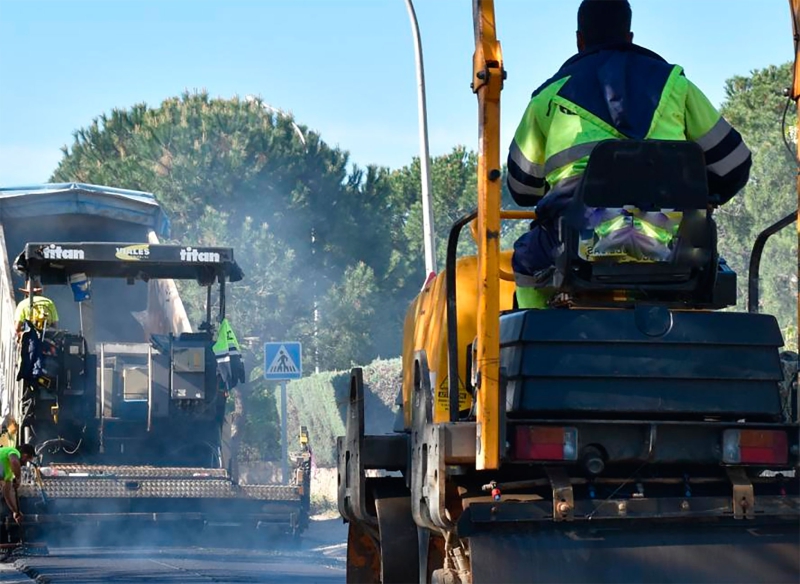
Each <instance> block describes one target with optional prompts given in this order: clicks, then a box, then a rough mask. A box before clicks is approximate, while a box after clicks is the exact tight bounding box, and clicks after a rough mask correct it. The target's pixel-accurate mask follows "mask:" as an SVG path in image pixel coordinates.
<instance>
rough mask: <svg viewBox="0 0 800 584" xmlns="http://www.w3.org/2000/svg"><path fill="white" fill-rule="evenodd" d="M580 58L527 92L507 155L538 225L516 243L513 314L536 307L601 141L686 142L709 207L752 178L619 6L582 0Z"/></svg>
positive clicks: (513, 185)
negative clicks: (697, 149) (697, 157)
mask: <svg viewBox="0 0 800 584" xmlns="http://www.w3.org/2000/svg"><path fill="white" fill-rule="evenodd" d="M577 41H578V53H577V54H576V55H574V56H573V57H572V58H570V59H569V60H568V61H567V62H566V63H564V65H562V67H561V69H560V70H559V71H558V73H556V74H555V76H553V77H552V78H551V79H550V80H548V81H546V82H545V83H544V84H543V85H542V86H541V87H539V88H538V89H537V90H536V91H534V92H533V95H532V96H531V100H530V102H529V104H528V107H527V109H526V110H525V113H524V114H523V116H522V120H521V122H520V124H519V126H518V128H517V131H516V133H515V135H514V140H513V142H512V144H511V148H510V152H509V155H508V188H509V191H510V192H511V196H512V197H513V199H514V201H515V202H516V203H517V204H518V205H520V206H523V207H531V206H536V214H537V220H536V221H535V222H534V223H533V224H532V226H531V230H530V231H528V232H527V233H525V234H524V235H523V236H522V237H520V238H519V239H518V240H517V242H516V243H515V244H514V255H513V257H512V266H513V269H514V272H515V275H516V277H517V302H518V304H519V306H520V308H541V307H544V306H545V305H546V302H547V300H548V299H549V296H551V295H552V293H553V291H552V290H546V289H541V288H537V283H536V282H537V276H540V277H539V278H538V280H539V281H545V280H546V279H545V278H541V276H542V275H544V274H546V273H547V272H549V270H550V268H551V267H552V266H553V264H554V253H555V251H556V247H557V245H558V243H559V242H558V241H557V227H556V220H557V219H558V217H559V216H560V214H561V213H563V212H564V211H565V210H566V208H567V206H568V205H569V203H570V201H571V198H572V195H573V194H574V192H575V190H576V187H577V185H578V183H579V181H580V177H581V175H582V173H583V171H584V170H585V169H586V164H587V161H588V158H589V154H590V153H591V151H592V149H593V148H594V146H595V145H596V144H597V143H598V142H600V141H602V140H609V139H636V140H642V139H649V140H693V141H695V142H697V143H698V144H699V145H700V146H701V147H702V149H703V151H704V152H705V161H706V165H707V173H708V186H709V191H710V193H711V195H712V200H711V201H710V203H714V204H723V203H725V202H727V201H728V200H729V199H730V198H731V197H733V196H734V195H735V194H736V193H737V192H738V191H739V190H741V189H742V188H743V187H744V186H745V184H746V183H747V180H748V179H749V176H750V166H751V162H752V161H751V154H750V150H749V149H748V148H747V146H746V145H745V143H744V142H743V140H742V137H741V135H740V134H739V133H738V132H737V131H736V130H735V129H734V128H732V127H731V126H730V124H729V123H728V122H727V121H725V119H724V118H722V116H721V115H720V114H719V112H718V111H717V110H716V109H715V108H714V106H713V105H712V104H711V102H710V101H709V100H708V98H707V97H706V96H705V95H703V93H702V92H701V91H700V90H699V89H698V88H697V87H696V86H695V85H694V84H693V83H692V82H691V81H689V79H687V78H686V76H685V75H684V72H683V68H682V67H680V66H678V65H671V64H669V63H667V62H666V61H665V60H664V59H663V58H662V57H660V56H659V55H657V54H655V53H653V52H652V51H649V50H647V49H645V48H643V47H640V46H638V45H635V44H634V43H633V33H632V32H631V7H630V4H629V3H628V1H627V0H583V2H582V3H581V5H580V7H579V9H578V30H577Z"/></svg>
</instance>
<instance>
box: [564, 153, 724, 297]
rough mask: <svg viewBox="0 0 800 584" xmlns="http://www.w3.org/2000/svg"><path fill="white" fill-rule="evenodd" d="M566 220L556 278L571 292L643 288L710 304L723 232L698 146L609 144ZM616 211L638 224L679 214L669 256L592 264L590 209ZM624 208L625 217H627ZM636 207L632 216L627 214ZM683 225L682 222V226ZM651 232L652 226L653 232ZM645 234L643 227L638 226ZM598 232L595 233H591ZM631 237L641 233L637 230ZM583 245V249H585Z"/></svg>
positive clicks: (591, 166) (590, 167)
mask: <svg viewBox="0 0 800 584" xmlns="http://www.w3.org/2000/svg"><path fill="white" fill-rule="evenodd" d="M573 203H574V204H573V205H572V206H571V209H570V210H568V211H567V212H566V214H565V216H564V218H563V219H562V222H561V229H560V230H561V238H562V242H563V243H564V246H563V249H562V252H561V254H560V257H558V258H557V259H556V268H557V271H559V272H561V277H560V278H556V282H557V283H558V284H559V287H560V288H561V289H562V290H565V291H568V292H569V291H576V290H580V291H584V292H585V291H592V290H597V291H608V290H636V291H639V292H644V293H646V294H648V295H649V297H651V298H652V297H653V294H659V295H661V294H664V295H665V297H666V298H669V297H670V294H673V295H675V296H681V297H683V298H686V297H691V298H693V299H694V300H696V301H698V302H700V301H708V299H709V298H710V296H711V295H712V294H713V288H714V281H715V272H716V269H717V262H718V257H717V251H716V230H715V227H714V222H713V220H712V219H711V215H710V212H709V211H708V203H709V194H708V183H707V178H706V166H705V158H704V155H703V151H702V148H700V146H699V145H698V144H696V143H694V142H687V141H657V140H645V141H638V140H608V141H605V142H601V143H600V144H598V145H597V146H596V147H595V149H594V150H593V152H592V154H591V156H590V157H589V161H588V164H587V167H586V170H585V172H584V174H583V176H582V178H581V181H580V183H579V185H578V186H577V188H576V191H575V197H574V199H573ZM609 209H616V210H619V211H620V216H627V218H626V221H628V222H629V224H630V225H631V226H632V225H634V224H638V223H637V222H638V221H639V218H640V217H643V218H644V221H645V222H646V221H647V220H648V219H649V217H650V216H656V217H665V215H664V214H665V213H666V214H673V216H677V220H676V221H675V222H674V225H672V226H670V227H669V229H670V230H671V231H670V232H669V236H668V239H669V244H668V245H669V246H670V248H671V249H670V253H669V257H668V258H661V259H656V260H653V259H652V258H647V260H648V261H644V262H641V263H635V262H630V261H627V262H625V263H620V261H618V259H617V258H616V257H615V256H614V255H610V256H609V257H599V256H598V255H593V256H591V259H590V260H589V259H587V258H586V256H585V254H584V253H583V252H584V251H585V249H586V248H585V243H586V240H585V239H584V240H583V242H581V241H580V240H581V238H585V237H586V234H587V219H586V217H587V216H588V213H587V211H597V210H599V211H605V210H609ZM623 209H625V211H624V212H623ZM629 209H635V211H632V212H631V213H628V211H627V210H629ZM648 214H649V215H648ZM678 222H679V223H678ZM650 227H652V225H651V226H650ZM637 228H638V227H637ZM588 231H589V232H590V233H594V232H593V230H592V229H589V230H588ZM627 231H628V233H636V230H635V229H634V228H633V227H629V228H627ZM582 243H583V244H584V247H581V244H582Z"/></svg>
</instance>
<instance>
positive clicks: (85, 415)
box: [0, 183, 310, 538]
mask: <svg viewBox="0 0 800 584" xmlns="http://www.w3.org/2000/svg"><path fill="white" fill-rule="evenodd" d="M168 228H169V222H168V218H167V216H166V214H165V213H164V212H163V210H162V209H161V207H160V206H159V204H158V202H157V201H156V199H155V197H154V196H153V195H152V194H149V193H143V192H138V191H129V190H123V189H115V188H109V187H103V186H97V185H86V184H78V183H75V184H48V185H42V186H40V187H27V188H24V189H0V247H1V248H2V256H1V257H2V260H1V261H0V323H1V324H0V357H1V358H2V367H3V370H2V379H3V386H2V415H3V420H4V425H3V428H4V434H3V436H2V438H3V440H4V441H5V442H6V443H8V444H11V445H17V444H22V443H29V444H32V445H33V446H34V447H35V449H36V453H37V460H36V465H35V466H34V467H32V468H30V469H29V470H28V471H27V472H25V473H24V480H23V482H22V484H21V485H20V488H19V496H20V505H21V510H22V513H23V515H24V522H23V527H24V529H25V530H26V532H27V531H35V532H37V533H43V534H45V535H46V533H47V531H48V529H49V528H58V527H62V526H78V527H85V526H89V525H93V526H98V527H100V528H101V529H102V528H104V527H105V526H108V525H112V524H114V525H117V526H118V525H119V524H124V525H125V526H128V527H130V526H133V525H136V524H142V525H149V526H152V525H153V524H156V525H157V526H159V525H165V526H166V525H172V526H175V525H180V526H182V527H183V528H184V529H186V528H188V529H191V530H192V531H195V532H197V531H199V530H202V529H203V528H204V527H205V526H209V525H217V526H220V525H224V526H230V527H235V528H237V529H240V530H242V531H248V530H267V531H269V532H270V533H273V532H275V531H279V532H282V533H288V534H292V535H299V534H300V533H302V531H303V530H304V529H305V526H306V523H307V520H308V509H309V501H310V499H309V476H310V453H309V449H308V448H307V443H308V435H307V432H305V433H304V435H303V436H302V437H301V441H302V447H301V451H299V452H298V453H297V455H296V456H295V457H294V461H295V468H294V469H293V471H292V473H291V476H289V477H284V478H283V483H282V484H281V483H277V484H244V483H242V482H240V481H239V480H238V478H239V477H238V476H237V475H236V467H235V465H232V464H231V460H232V453H231V452H229V448H228V444H229V441H230V435H229V434H230V424H229V416H227V415H226V414H227V412H226V403H227V402H228V395H229V393H230V389H231V387H232V386H233V384H231V383H230V382H228V383H225V379H224V377H225V375H221V374H220V373H218V371H220V369H219V368H218V367H219V363H218V362H222V363H224V364H230V360H231V359H232V358H233V359H234V361H235V360H236V358H237V355H235V354H231V352H232V353H236V352H237V350H238V342H237V341H235V340H234V341H233V343H228V342H227V341H228V340H230V339H229V338H228V333H227V331H230V330H232V327H231V326H228V324H229V321H228V320H227V318H226V301H227V294H226V286H228V285H230V284H231V283H235V282H238V281H240V280H242V279H243V277H244V274H243V272H242V270H241V268H240V267H239V265H238V264H237V262H236V260H235V258H234V250H233V249H231V248H227V247H203V246H195V245H175V244H169V245H167V244H162V243H160V240H159V237H165V236H168V234H169V232H168ZM176 280H183V281H193V283H194V285H196V286H199V287H200V290H199V292H200V294H199V296H198V298H199V299H200V303H202V299H203V296H204V297H205V312H204V314H203V317H204V318H203V319H202V322H201V323H197V326H196V328H195V327H193V326H192V323H191V322H190V320H189V317H188V315H187V311H186V308H185V306H184V303H183V301H182V299H181V295H180V294H179V290H178V287H177V285H176ZM33 282H36V283H37V285H39V283H40V284H41V286H43V288H44V291H43V292H42V293H40V294H43V295H44V296H45V297H47V298H50V299H51V300H53V301H54V303H55V305H56V307H57V312H58V322H57V323H54V325H53V326H50V327H48V326H47V325H45V326H44V327H43V328H42V330H37V328H36V327H31V326H27V328H25V329H24V330H23V331H22V334H18V333H17V330H16V329H17V323H16V319H15V308H16V305H17V302H18V301H20V300H21V299H22V296H23V294H22V291H23V290H25V289H26V288H29V290H28V292H29V293H30V292H32V291H33V290H32V286H33V284H32V283H33ZM203 288H205V294H203ZM30 324H31V323H28V325H30ZM219 336H224V337H225V339H222V341H223V342H222V343H221V344H220V343H218V342H217V341H219V340H220V339H219ZM233 336H234V337H235V333H233ZM215 343H216V345H215ZM220 347H222V350H220ZM229 348H230V349H231V350H232V351H231V352H229V351H228V349H229ZM23 357H24V358H23ZM233 373H234V376H236V377H237V378H238V382H244V381H245V379H244V378H243V375H242V372H241V370H240V372H239V374H238V375H236V371H234V372H233ZM3 528H4V534H5V535H4V537H6V538H13V537H17V534H18V532H17V531H16V530H15V529H14V526H13V524H12V522H11V521H10V517H6V519H5V522H4V523H3ZM116 529H118V527H117V528H116ZM101 533H102V531H101Z"/></svg>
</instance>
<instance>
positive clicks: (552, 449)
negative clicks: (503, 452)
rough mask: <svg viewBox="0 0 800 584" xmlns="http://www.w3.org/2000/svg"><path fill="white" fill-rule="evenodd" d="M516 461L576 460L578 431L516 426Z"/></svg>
mask: <svg viewBox="0 0 800 584" xmlns="http://www.w3.org/2000/svg"><path fill="white" fill-rule="evenodd" d="M514 458H515V459H516V460H577V459H578V430H577V429H576V428H564V427H560V426H517V428H516V434H515V441H514Z"/></svg>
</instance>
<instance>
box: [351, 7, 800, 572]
mask: <svg viewBox="0 0 800 584" xmlns="http://www.w3.org/2000/svg"><path fill="white" fill-rule="evenodd" d="M792 10H793V12H792V14H793V16H794V19H795V32H796V33H797V30H798V28H797V24H796V23H797V17H798V3H797V2H796V1H795V2H793V3H792ZM473 17H474V25H475V41H476V44H475V54H474V61H473V63H474V70H473V78H472V89H473V91H474V92H475V93H476V94H477V98H478V109H479V135H480V138H481V139H480V145H479V150H478V154H479V163H478V201H477V210H476V211H475V212H474V213H471V214H469V215H467V216H465V217H463V218H462V219H460V220H459V221H457V222H456V223H455V224H454V225H453V226H452V229H451V231H450V235H449V238H448V241H447V255H446V267H445V270H444V271H443V272H442V273H440V274H438V275H436V276H435V277H434V278H431V279H430V280H429V281H428V282H427V283H426V285H425V287H424V288H423V289H422V291H421V292H420V293H419V295H418V296H417V297H416V298H415V299H414V301H413V302H412V304H411V306H410V307H409V310H408V312H407V316H406V319H405V324H404V336H403V354H402V363H403V381H402V388H401V390H400V394H401V398H400V399H399V400H398V401H399V403H400V404H401V408H402V423H401V424H400V425H399V426H400V427H398V428H397V430H396V431H395V432H393V433H389V434H384V435H367V434H365V431H364V427H365V416H367V415H368V412H366V413H365V411H364V405H363V404H364V401H363V396H364V387H363V379H362V372H361V370H360V369H358V368H356V369H354V370H353V371H352V373H351V383H350V393H349V403H348V409H347V414H346V433H345V435H344V436H341V437H339V438H338V442H337V450H338V474H339V493H338V505H339V512H340V514H341V516H342V518H343V519H344V521H345V522H346V523H347V525H348V540H347V581H348V582H423V583H428V582H435V583H445V582H446V583H451V584H455V583H468V582H469V583H474V584H478V583H487V582H503V583H510V582H797V581H798V580H800V538H799V537H798V533H800V485H799V484H798V476H797V469H798V460H799V459H800V448H799V446H798V441H799V440H800V424H798V394H797V364H796V363H797V355H796V354H794V353H791V352H782V347H783V346H784V343H785V339H784V338H783V336H782V333H781V328H780V327H779V324H778V322H777V321H776V319H775V318H774V317H773V316H772V315H768V314H761V313H759V307H758V306H759V303H758V298H757V293H758V266H759V263H760V258H761V253H762V252H763V249H764V244H765V242H766V240H767V239H768V238H769V237H770V236H771V235H772V234H773V233H775V232H777V231H778V230H780V229H782V228H786V227H788V226H789V225H791V224H793V223H794V222H795V221H796V218H797V211H796V210H792V212H791V213H789V214H788V215H787V216H786V217H785V218H783V219H782V220H781V221H779V222H777V223H775V224H774V225H769V226H767V225H765V226H764V231H763V233H762V234H761V235H760V236H759V237H758V239H757V241H756V242H755V244H754V248H753V255H752V261H751V269H750V273H749V275H748V279H749V283H750V286H749V288H750V296H749V298H748V310H747V311H743V310H741V309H739V310H736V304H737V286H736V273H735V272H734V271H733V270H732V269H731V268H730V266H728V265H727V263H726V262H725V261H724V259H723V257H722V256H721V255H720V251H719V250H718V249H717V239H716V231H715V230H716V226H715V222H714V217H713V208H711V207H710V206H709V190H708V185H707V181H706V169H705V162H704V157H703V153H702V150H701V149H700V148H699V147H698V146H697V145H696V144H694V143H691V142H672V141H669V142H667V141H637V140H612V141H608V142H603V143H601V144H599V145H598V146H596V148H595V149H594V150H593V152H592V154H591V155H590V157H589V162H588V166H587V168H586V171H585V175H584V179H583V181H582V183H581V186H580V187H579V189H578V191H577V193H576V195H575V196H576V204H578V205H583V206H584V207H589V208H594V209H621V208H635V209H647V210H649V211H654V212H659V211H661V210H665V209H670V210H677V211H678V212H679V213H680V222H679V226H678V228H677V231H676V233H677V242H676V243H675V248H674V255H673V256H672V257H671V259H670V260H669V261H649V262H624V263H623V262H620V261H613V260H608V259H607V258H606V259H604V260H601V259H598V258H597V257H589V256H587V255H586V254H584V253H582V251H585V248H584V247H582V244H583V243H584V242H585V241H586V240H587V238H588V241H589V242H591V241H592V238H593V237H594V236H595V235H596V234H593V233H591V232H590V233H588V234H587V230H586V229H585V228H584V227H585V226H582V225H580V224H578V225H576V224H575V222H573V221H565V220H561V221H560V223H559V241H561V242H562V245H561V246H560V247H559V249H558V253H557V257H556V261H555V268H554V270H552V272H551V273H550V274H548V275H546V278H547V281H546V284H547V285H548V286H549V287H550V288H554V289H555V290H556V291H557V293H556V294H555V295H554V296H553V298H552V300H551V301H550V302H549V303H548V304H547V306H545V307H544V308H541V309H535V310H520V309H518V308H517V307H516V306H515V302H514V293H515V285H514V275H513V272H512V269H511V261H510V260H511V253H510V251H506V250H501V249H500V245H499V237H498V234H499V233H500V227H501V221H503V220H527V221H530V220H532V219H535V210H534V211H512V210H503V209H501V204H500V192H501V180H500V179H501V176H502V173H501V170H500V169H501V166H500V143H499V115H500V95H501V90H502V87H503V83H504V80H505V79H506V72H505V70H504V68H503V60H502V55H501V51H500V46H499V43H498V41H497V35H496V28H495V17H494V5H493V2H492V1H491V0H474V1H473ZM797 39H798V36H797V35H796V36H795V42H796V43H797ZM798 64H800V61H798ZM797 80H798V77H797V76H796V81H797ZM792 96H793V97H794V99H795V101H797V98H798V96H800V83H796V84H795V87H794V89H793V92H792ZM787 211H789V210H788V209H787ZM670 212H672V211H670ZM467 226H469V227H470V228H471V231H472V233H473V237H474V239H475V243H476V245H477V254H476V255H473V256H466V257H460V258H459V257H457V255H456V250H457V248H458V243H459V236H460V234H461V232H462V230H463V229H464V228H465V227H467ZM723 251H724V250H723ZM784 365H786V367H784Z"/></svg>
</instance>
